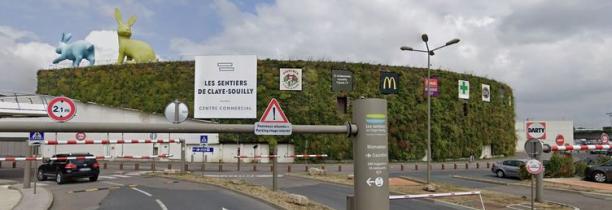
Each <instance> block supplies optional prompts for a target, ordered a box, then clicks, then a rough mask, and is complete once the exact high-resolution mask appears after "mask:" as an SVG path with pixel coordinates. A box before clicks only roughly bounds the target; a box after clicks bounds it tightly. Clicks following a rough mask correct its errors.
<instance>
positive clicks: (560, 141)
mask: <svg viewBox="0 0 612 210" xmlns="http://www.w3.org/2000/svg"><path fill="white" fill-rule="evenodd" d="M555 143H557V145H559V146H562V145H563V143H565V138H563V135H561V134H559V135H557V138H555Z"/></svg>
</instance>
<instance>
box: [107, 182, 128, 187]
mask: <svg viewBox="0 0 612 210" xmlns="http://www.w3.org/2000/svg"><path fill="white" fill-rule="evenodd" d="M103 183H106V184H110V185H115V186H125V185H124V184H119V183H117V182H111V181H104V182H103Z"/></svg>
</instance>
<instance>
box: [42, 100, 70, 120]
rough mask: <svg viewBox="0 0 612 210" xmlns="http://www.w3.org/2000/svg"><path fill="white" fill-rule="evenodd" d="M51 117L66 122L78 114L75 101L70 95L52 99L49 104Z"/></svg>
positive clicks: (48, 111) (48, 112)
mask: <svg viewBox="0 0 612 210" xmlns="http://www.w3.org/2000/svg"><path fill="white" fill-rule="evenodd" d="M47 114H48V115H49V118H51V119H52V120H55V121H58V122H66V121H68V120H70V119H72V117H74V114H76V106H75V105H74V101H72V99H70V98H68V97H64V96H60V97H56V98H53V99H51V101H49V104H48V105H47Z"/></svg>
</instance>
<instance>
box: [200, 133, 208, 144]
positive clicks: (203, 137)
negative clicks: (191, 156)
mask: <svg viewBox="0 0 612 210" xmlns="http://www.w3.org/2000/svg"><path fill="white" fill-rule="evenodd" d="M200 144H208V135H200Z"/></svg>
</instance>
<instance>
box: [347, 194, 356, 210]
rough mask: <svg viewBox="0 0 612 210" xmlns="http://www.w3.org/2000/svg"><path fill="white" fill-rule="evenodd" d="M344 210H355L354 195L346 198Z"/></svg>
mask: <svg viewBox="0 0 612 210" xmlns="http://www.w3.org/2000/svg"><path fill="white" fill-rule="evenodd" d="M346 210H355V196H354V195H347V196H346Z"/></svg>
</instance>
